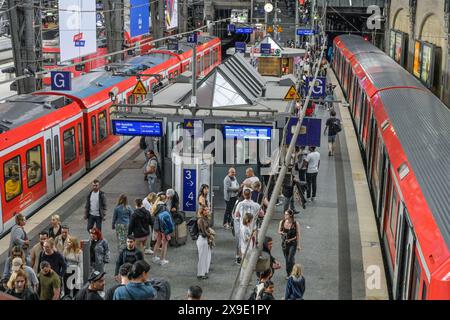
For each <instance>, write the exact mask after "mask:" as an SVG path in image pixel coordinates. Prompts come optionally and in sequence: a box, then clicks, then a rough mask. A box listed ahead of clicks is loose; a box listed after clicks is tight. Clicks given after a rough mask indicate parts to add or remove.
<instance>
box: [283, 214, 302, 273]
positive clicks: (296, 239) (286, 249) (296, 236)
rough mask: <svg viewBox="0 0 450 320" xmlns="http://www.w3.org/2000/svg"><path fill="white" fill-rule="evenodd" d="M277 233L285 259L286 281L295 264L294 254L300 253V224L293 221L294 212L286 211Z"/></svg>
mask: <svg viewBox="0 0 450 320" xmlns="http://www.w3.org/2000/svg"><path fill="white" fill-rule="evenodd" d="M278 233H279V234H280V235H281V248H282V249H283V254H284V258H285V259H286V274H287V276H286V279H287V278H288V277H289V276H290V274H291V272H292V268H293V266H294V264H295V253H296V251H300V248H301V247H300V224H299V223H298V222H297V221H295V219H294V212H293V211H292V210H287V211H286V212H285V213H284V219H283V220H281V221H280V225H279V227H278Z"/></svg>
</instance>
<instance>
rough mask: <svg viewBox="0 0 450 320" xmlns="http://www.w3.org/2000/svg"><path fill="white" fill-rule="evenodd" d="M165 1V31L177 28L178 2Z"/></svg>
mask: <svg viewBox="0 0 450 320" xmlns="http://www.w3.org/2000/svg"><path fill="white" fill-rule="evenodd" d="M165 1H166V29H167V30H170V29H173V28H177V27H178V0H165Z"/></svg>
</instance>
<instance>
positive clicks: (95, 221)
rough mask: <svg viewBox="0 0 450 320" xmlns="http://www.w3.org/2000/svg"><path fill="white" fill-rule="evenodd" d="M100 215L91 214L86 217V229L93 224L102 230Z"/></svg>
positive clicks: (90, 227)
mask: <svg viewBox="0 0 450 320" xmlns="http://www.w3.org/2000/svg"><path fill="white" fill-rule="evenodd" d="M102 221H103V219H102V217H100V216H93V215H92V214H90V215H89V217H88V225H87V231H88V232H89V230H91V229H92V228H93V227H94V224H95V226H96V227H97V228H98V229H99V230H100V231H101V230H102Z"/></svg>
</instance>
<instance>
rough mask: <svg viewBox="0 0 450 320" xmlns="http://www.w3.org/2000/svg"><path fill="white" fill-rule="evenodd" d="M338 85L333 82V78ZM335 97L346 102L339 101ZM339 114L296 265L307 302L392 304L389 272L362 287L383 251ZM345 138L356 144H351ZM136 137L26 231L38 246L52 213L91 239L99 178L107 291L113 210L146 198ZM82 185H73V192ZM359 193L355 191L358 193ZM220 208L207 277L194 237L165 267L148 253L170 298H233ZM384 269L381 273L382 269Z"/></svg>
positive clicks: (228, 240)
mask: <svg viewBox="0 0 450 320" xmlns="http://www.w3.org/2000/svg"><path fill="white" fill-rule="evenodd" d="M333 80H334V81H335V78H334V79H333ZM340 94H342V93H340ZM337 98H338V99H341V97H337ZM337 111H338V116H339V117H340V118H342V119H343V126H344V130H343V132H342V133H341V134H340V136H339V139H338V142H337V151H336V155H335V157H328V150H327V137H325V136H323V135H322V142H321V143H322V146H321V148H320V150H319V151H320V153H321V165H320V172H319V176H318V192H317V198H316V201H315V202H313V203H308V205H307V208H306V210H303V209H302V210H300V209H301V208H300V206H299V205H298V204H297V209H298V210H300V211H301V214H300V215H299V216H296V217H297V219H298V221H299V222H300V225H301V238H302V243H301V246H302V251H301V252H300V253H297V255H296V262H299V263H301V264H302V265H303V267H304V275H305V278H306V292H305V299H308V300H312V299H313V300H350V299H374V298H375V299H387V298H388V297H387V290H386V287H385V281H384V280H383V279H384V273H383V274H382V275H381V276H382V277H383V279H382V288H380V290H378V291H377V290H376V291H370V290H368V289H367V288H366V285H365V283H366V278H367V275H366V274H365V270H366V269H367V261H365V260H364V259H369V260H370V259H373V257H374V256H377V254H379V256H381V253H379V251H380V250H379V243H376V239H375V241H374V242H371V250H372V251H373V252H374V253H373V254H372V255H367V251H365V249H364V247H365V246H366V242H364V241H365V240H366V233H368V234H369V235H370V236H371V237H372V239H374V238H373V234H374V230H375V232H376V229H374V228H375V225H374V223H375V222H374V219H372V220H373V221H371V220H370V216H369V218H367V216H366V218H364V219H363V220H362V221H360V219H361V217H362V216H361V214H362V213H361V212H358V209H360V211H361V210H364V211H365V210H366V209H367V208H368V207H370V197H368V191H367V190H366V191H364V192H365V196H361V194H360V193H361V191H359V190H360V189H361V188H362V189H363V190H364V188H366V189H367V185H366V186H365V187H364V184H363V183H360V181H358V180H355V175H354V169H353V167H354V166H355V161H357V159H356V158H355V155H354V153H355V152H357V150H358V148H357V142H356V140H355V138H354V135H353V137H351V130H353V128H352V126H351V123H349V118H348V117H347V115H346V114H344V113H345V112H347V113H348V110H342V111H343V114H341V112H340V110H337ZM316 116H317V117H319V118H321V119H322V120H323V125H324V123H325V121H326V119H327V117H328V112H327V111H326V110H325V109H318V110H317V111H316ZM348 137H351V139H350V140H349V138H348ZM136 140H137V139H134V140H133V141H132V142H130V143H129V144H128V145H127V146H125V147H124V148H128V149H127V151H126V152H124V151H123V150H122V149H123V148H122V149H121V150H119V152H123V153H124V154H123V156H122V157H121V158H120V159H119V158H118V159H116V160H115V165H113V166H111V165H107V164H106V163H103V164H101V165H100V166H99V167H98V169H96V170H97V171H96V170H94V171H95V172H91V173H89V174H88V175H87V176H85V177H84V178H83V181H84V182H83V185H82V186H81V187H80V186H79V187H78V189H76V190H77V191H74V192H70V189H69V190H68V191H69V192H65V196H64V197H63V198H61V196H60V197H58V198H57V199H56V200H55V201H59V202H61V203H62V204H61V207H58V208H56V209H55V210H54V211H51V210H47V214H45V215H44V214H41V215H39V213H38V214H36V215H35V216H33V217H31V218H30V219H29V226H27V228H30V229H29V231H30V234H31V235H32V236H34V238H33V244H34V243H36V241H37V237H36V235H37V234H38V232H39V231H40V230H41V229H42V228H44V227H48V223H47V221H49V220H50V219H49V218H48V217H49V216H50V214H51V213H52V212H55V213H58V214H60V215H61V216H62V220H63V224H66V225H68V226H70V228H71V233H72V234H73V235H75V236H77V237H78V238H79V239H88V233H87V231H86V221H85V220H84V219H83V208H84V198H85V196H86V195H87V192H88V188H89V181H92V180H93V179H94V178H97V177H100V180H101V184H102V190H103V191H104V192H105V193H106V198H107V202H108V203H107V205H108V215H107V218H106V222H104V227H103V233H104V236H105V238H106V239H107V240H108V242H109V245H110V249H111V263H109V264H107V265H106V271H107V273H108V276H107V280H106V287H107V288H109V287H111V286H112V285H113V284H114V280H113V278H112V277H113V273H114V268H115V260H116V257H117V254H118V249H117V242H116V237H115V233H114V231H113V230H112V229H111V219H112V209H113V208H114V206H115V204H116V201H117V198H118V197H119V195H120V194H121V193H125V194H126V195H127V196H128V199H129V201H130V202H131V203H132V202H133V200H134V199H135V198H137V197H140V198H142V197H144V196H145V195H146V193H147V192H146V190H147V187H146V183H145V182H144V180H143V175H142V167H143V165H144V160H143V154H142V153H141V152H140V150H139V149H138V143H137V141H136ZM349 150H350V152H349ZM355 159H356V160H355ZM106 161H108V160H106ZM352 166H353V167H352ZM100 168H103V169H100ZM101 170H103V171H101ZM359 170H360V168H359ZM363 177H364V176H363ZM238 179H239V180H240V181H242V179H243V177H238ZM355 181H356V184H355ZM78 184H79V183H77V184H75V185H74V186H73V187H71V188H76V186H77V185H78ZM355 186H356V187H355ZM355 188H357V189H358V190H356V191H355ZM358 192H359V193H358ZM63 195H64V194H63ZM221 207H222V208H221ZM223 211H224V210H223V204H222V206H220V204H216V208H215V210H214V214H215V221H216V225H215V227H214V229H215V230H216V232H217V236H216V239H217V241H216V247H215V248H214V249H213V255H212V266H211V272H210V278H209V279H208V280H197V278H196V266H197V247H196V244H195V242H194V241H192V240H191V239H190V238H189V239H188V243H187V244H186V245H185V246H181V247H179V248H172V247H169V251H168V260H169V261H170V263H169V264H168V265H166V266H164V267H161V266H159V265H157V264H154V263H152V262H150V256H146V259H147V261H149V262H150V263H151V265H152V269H151V271H150V276H157V277H165V278H167V279H168V280H169V282H170V284H171V287H172V299H184V297H185V294H186V291H187V288H188V287H189V286H191V285H200V286H201V287H202V288H203V290H204V298H205V299H229V295H230V292H231V287H232V284H233V283H234V280H235V277H236V274H237V271H238V268H239V266H237V265H235V264H234V253H235V252H234V251H235V250H234V239H233V237H232V235H231V232H230V231H226V230H224V229H223V228H222V226H221V221H222V217H223ZM281 218H282V212H281V207H278V208H277V214H276V215H275V218H274V219H273V220H272V221H271V223H270V228H269V232H268V235H269V236H271V237H272V238H273V239H274V247H273V255H274V256H275V257H276V258H277V259H278V260H279V261H280V262H281V263H282V265H283V268H282V269H281V270H279V271H277V272H276V273H275V275H274V278H273V280H274V282H275V297H276V298H277V299H282V298H284V290H285V286H286V280H285V271H284V266H285V261H284V258H283V253H282V250H281V244H280V237H279V236H278V235H277V232H276V231H277V227H278V224H279V221H280V219H281ZM362 239H363V240H362ZM6 240H7V241H6ZM8 242H9V235H7V236H6V237H5V238H4V239H2V240H0V250H1V251H0V252H1V257H0V261H2V266H1V268H2V269H1V270H3V262H4V260H5V258H6V254H5V250H6V248H7V246H6V248H5V243H6V244H7V243H8ZM377 252H378V253H377ZM369 260H368V261H369ZM375 260H376V259H375ZM378 263H379V261H378ZM381 269H382V270H383V267H382V266H381ZM383 281H384V282H383ZM248 294H250V292H249V293H248Z"/></svg>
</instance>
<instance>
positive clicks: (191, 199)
mask: <svg viewBox="0 0 450 320" xmlns="http://www.w3.org/2000/svg"><path fill="white" fill-rule="evenodd" d="M196 203H197V170H195V169H183V211H187V212H195V211H196V210H197V204H196Z"/></svg>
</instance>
